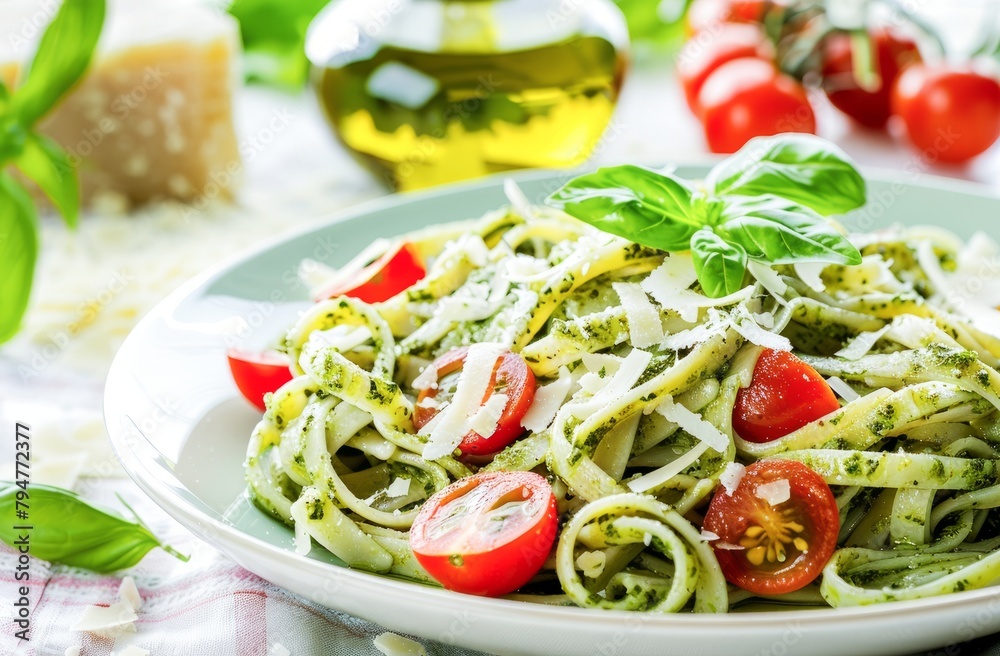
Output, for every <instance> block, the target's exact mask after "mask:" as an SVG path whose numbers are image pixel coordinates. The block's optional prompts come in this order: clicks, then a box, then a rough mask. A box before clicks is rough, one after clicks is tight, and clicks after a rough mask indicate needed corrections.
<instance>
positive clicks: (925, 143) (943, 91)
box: [892, 64, 1000, 162]
mask: <svg viewBox="0 0 1000 656" xmlns="http://www.w3.org/2000/svg"><path fill="white" fill-rule="evenodd" d="M892 109H893V113H895V114H897V115H899V116H900V118H902V122H903V125H904V126H905V127H906V134H907V135H908V136H909V138H910V141H912V142H913V144H914V145H915V146H916V147H917V148H919V149H920V150H922V151H924V152H925V153H927V154H928V155H931V154H933V155H934V156H935V157H936V159H938V160H941V161H943V162H964V161H966V160H969V159H972V158H973V157H975V156H976V155H979V154H980V153H982V152H983V151H985V150H987V149H988V148H989V147H990V146H992V145H993V144H994V143H995V142H996V140H997V138H998V137H1000V83H998V82H997V78H996V77H995V76H992V75H984V74H983V73H980V72H977V71H975V70H973V69H972V68H969V67H967V66H963V67H955V66H953V65H949V64H940V65H937V66H929V65H926V64H915V65H913V66H910V67H909V68H907V69H906V70H905V71H903V74H902V75H900V76H899V79H898V80H897V81H896V86H895V88H894V89H893V96H892Z"/></svg>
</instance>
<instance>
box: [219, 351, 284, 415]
mask: <svg viewBox="0 0 1000 656" xmlns="http://www.w3.org/2000/svg"><path fill="white" fill-rule="evenodd" d="M226 357H227V358H228V359H229V370H230V371H232V373H233V380H234V381H236V387H238V388H239V390H240V393H241V394H243V396H244V397H245V398H246V400H247V401H249V402H250V403H253V404H254V405H255V406H257V408H259V409H260V410H261V411H263V410H264V409H265V408H264V395H265V394H267V393H268V392H274V391H275V390H277V389H278V388H279V387H281V386H282V385H284V384H285V383H287V382H288V381H290V380H291V379H292V372H291V371H290V370H289V369H288V365H289V362H288V356H287V355H285V354H284V353H278V352H277V351H265V352H263V353H249V352H247V351H240V350H238V349H229V351H227V352H226Z"/></svg>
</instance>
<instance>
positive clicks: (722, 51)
mask: <svg viewBox="0 0 1000 656" xmlns="http://www.w3.org/2000/svg"><path fill="white" fill-rule="evenodd" d="M741 57H755V58H757V59H763V60H764V61H767V62H770V61H773V60H774V47H773V46H772V45H771V42H770V41H768V40H767V37H766V36H765V35H764V30H763V29H762V28H761V27H760V26H759V25H740V24H737V23H728V24H725V25H723V26H722V28H721V29H720V30H719V31H718V33H716V34H713V35H712V36H711V37H710V38H705V39H701V38H698V37H697V36H696V37H694V38H692V39H691V40H690V41H688V42H687V43H685V44H684V47H683V48H681V51H680V53H678V55H677V77H678V78H680V81H681V86H682V87H683V89H684V98H685V100H687V104H688V107H690V108H691V111H692V112H694V113H695V115H697V114H699V113H700V108H699V107H698V93H699V92H700V91H701V87H702V86H703V85H704V84H705V81H706V80H707V79H708V77H709V76H710V75H711V74H712V73H713V72H714V71H715V70H716V69H717V68H719V67H720V66H722V65H723V64H725V63H726V62H729V61H732V60H734V59H740V58H741Z"/></svg>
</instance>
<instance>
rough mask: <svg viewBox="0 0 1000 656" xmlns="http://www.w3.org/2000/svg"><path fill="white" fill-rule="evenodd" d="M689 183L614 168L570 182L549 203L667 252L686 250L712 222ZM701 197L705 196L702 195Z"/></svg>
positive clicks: (629, 168)
mask: <svg viewBox="0 0 1000 656" xmlns="http://www.w3.org/2000/svg"><path fill="white" fill-rule="evenodd" d="M696 194H698V192H696V191H695V190H694V189H693V188H692V187H690V186H689V185H688V183H687V182H686V181H684V180H681V179H680V178H676V177H674V176H672V175H664V174H662V173H657V172H656V171H651V170H649V169H644V168H641V167H638V166H630V165H626V166H613V167H608V168H602V169H598V171H597V172H596V173H590V174H587V175H582V176H580V177H578V178H574V179H573V180H570V181H569V182H568V183H566V185H564V186H563V187H562V188H561V189H559V190H558V191H556V192H555V193H553V194H552V195H551V196H549V198H548V201H547V202H548V204H549V205H551V206H553V207H557V208H559V209H561V210H563V211H564V212H566V213H567V214H569V215H570V216H573V217H575V218H577V219H580V220H581V221H584V222H586V223H589V224H590V225H592V226H594V227H595V228H598V229H600V230H603V231H604V232H608V233H611V234H613V235H618V236H619V237H624V238H626V239H630V240H632V241H634V242H637V243H639V244H642V245H644V246H649V247H651V248H658V249H660V250H664V251H686V250H688V249H689V248H690V243H691V237H692V236H693V235H694V233H695V232H697V231H698V229H699V228H701V227H702V226H703V225H705V223H706V217H705V216H703V215H702V214H701V213H700V212H699V209H698V208H703V207H705V205H704V204H701V203H694V202H693V199H694V197H695V196H696ZM698 195H700V194H698Z"/></svg>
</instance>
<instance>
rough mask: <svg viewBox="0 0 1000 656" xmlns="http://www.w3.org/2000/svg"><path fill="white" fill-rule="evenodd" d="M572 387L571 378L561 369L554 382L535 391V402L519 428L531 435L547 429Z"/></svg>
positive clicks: (567, 371) (567, 372)
mask: <svg viewBox="0 0 1000 656" xmlns="http://www.w3.org/2000/svg"><path fill="white" fill-rule="evenodd" d="M572 386H573V376H572V375H571V374H570V373H569V370H568V369H566V367H563V368H561V369H560V370H559V378H557V379H556V381H555V382H553V383H549V384H548V385H544V386H542V387H539V388H538V389H537V390H535V400H534V401H532V403H531V407H530V408H528V412H526V413H525V414H524V417H523V418H522V419H521V426H522V427H523V428H524V429H526V430H528V431H530V432H532V433H541V432H542V431H544V430H545V429H546V428H548V427H549V426H550V425H551V424H552V420H554V419H555V418H556V414H557V413H558V412H559V408H561V407H562V404H563V403H564V402H565V401H566V396H567V395H568V394H569V390H570V388H571V387H572Z"/></svg>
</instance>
